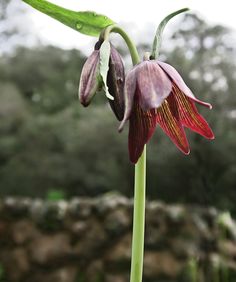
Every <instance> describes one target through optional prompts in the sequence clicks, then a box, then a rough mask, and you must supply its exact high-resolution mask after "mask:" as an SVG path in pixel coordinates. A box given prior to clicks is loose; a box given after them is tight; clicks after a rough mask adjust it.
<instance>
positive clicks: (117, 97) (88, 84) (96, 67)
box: [79, 41, 125, 121]
mask: <svg viewBox="0 0 236 282" xmlns="http://www.w3.org/2000/svg"><path fill="white" fill-rule="evenodd" d="M101 44H102V42H100V41H99V42H97V43H96V45H95V50H94V51H93V53H92V54H91V55H90V56H89V58H88V59H87V60H86V62H85V64H84V66H83V69H82V73H81V77H80V86H79V99H80V102H81V104H82V105H84V106H85V107H87V106H88V105H89V104H90V102H91V100H92V98H93V97H94V95H95V94H96V93H97V92H98V91H99V90H101V88H102V86H103V80H102V77H101V74H100V50H99V49H100V47H101ZM124 83H125V71H124V64H123V62H122V59H121V56H120V54H119V52H118V51H117V50H116V49H115V47H114V46H112V45H111V52H110V58H109V70H108V73H107V86H108V90H109V93H110V95H111V96H113V98H114V99H113V100H111V99H108V101H109V103H110V106H111V108H112V110H113V112H114V114H115V115H116V117H117V119H118V120H120V121H121V120H122V119H123V116H124Z"/></svg>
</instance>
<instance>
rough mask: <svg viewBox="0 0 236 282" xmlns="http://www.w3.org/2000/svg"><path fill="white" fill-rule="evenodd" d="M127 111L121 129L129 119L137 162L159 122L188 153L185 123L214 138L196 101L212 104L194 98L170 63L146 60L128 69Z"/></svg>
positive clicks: (131, 150) (131, 149)
mask: <svg viewBox="0 0 236 282" xmlns="http://www.w3.org/2000/svg"><path fill="white" fill-rule="evenodd" d="M124 93H125V113H124V118H123V121H122V122H121V125H120V127H119V131H121V130H122V129H123V127H124V124H125V122H126V121H127V120H128V119H129V155H130V160H131V162H132V163H136V162H137V161H138V159H139V157H140V156H141V154H142V152H143V148H144V145H145V144H146V143H147V142H148V141H149V139H150V138H151V136H152V135H153V133H154V130H155V128H156V126H157V124H159V125H160V127H161V128H162V129H163V131H164V132H165V133H166V134H167V135H168V136H169V137H170V139H171V140H172V141H173V142H174V144H175V145H176V146H177V147H178V148H179V149H180V150H181V151H182V152H183V153H184V154H186V155H188V154H189V153H190V150H189V144H188V140H187V138H186V135H185V131H184V128H183V127H188V128H190V129H191V130H193V131H195V132H197V133H199V134H201V135H202V136H204V137H205V138H207V139H214V134H213V132H212V130H211V128H210V127H209V125H208V123H207V122H206V120H205V119H204V118H203V117H202V116H201V115H200V114H199V113H198V111H197V108H196V106H195V102H196V103H198V104H201V105H203V106H206V107H208V108H210V109H211V108H212V107H211V105H210V104H208V103H205V102H202V101H200V100H198V99H197V98H195V96H194V95H193V93H192V92H191V90H190V89H189V88H188V87H187V85H186V84H185V82H184V81H183V79H182V78H181V76H180V74H179V73H178V72H177V71H176V69H174V68H173V67H172V66H170V65H169V64H166V63H163V62H160V61H157V60H145V61H143V62H142V63H140V64H138V65H136V66H135V67H134V68H133V69H132V70H131V71H129V72H128V74H127V76H126V82H125V90H124Z"/></svg>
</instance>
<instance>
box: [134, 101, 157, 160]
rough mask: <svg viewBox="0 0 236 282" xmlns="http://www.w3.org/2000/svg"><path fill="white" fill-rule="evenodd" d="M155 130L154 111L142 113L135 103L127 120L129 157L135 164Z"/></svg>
mask: <svg viewBox="0 0 236 282" xmlns="http://www.w3.org/2000/svg"><path fill="white" fill-rule="evenodd" d="M155 128H156V110H155V109H152V110H149V111H143V110H142V109H141V107H140V106H139V105H138V103H137V102H135V104H134V108H133V111H132V114H131V116H130V119H129V156H130V161H131V162H132V163H134V164H135V163H136V162H137V161H138V159H139V157H140V156H141V154H142V152H143V148H144V145H145V144H146V143H147V142H148V140H149V139H150V138H151V137H152V135H153V132H154V130H155Z"/></svg>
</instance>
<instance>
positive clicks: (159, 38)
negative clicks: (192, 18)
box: [151, 8, 189, 59]
mask: <svg viewBox="0 0 236 282" xmlns="http://www.w3.org/2000/svg"><path fill="white" fill-rule="evenodd" d="M187 11H189V9H188V8H184V9H181V10H178V11H176V12H173V13H171V14H170V15H168V16H167V17H165V18H164V19H163V20H162V21H161V23H160V24H159V26H158V28H157V31H156V35H155V37H154V41H153V45H152V55H151V58H152V59H156V58H157V57H158V55H159V49H160V46H161V41H162V33H163V31H164V28H165V26H166V24H167V23H168V22H169V20H170V19H172V18H173V17H175V16H177V15H178V14H180V13H184V12H187Z"/></svg>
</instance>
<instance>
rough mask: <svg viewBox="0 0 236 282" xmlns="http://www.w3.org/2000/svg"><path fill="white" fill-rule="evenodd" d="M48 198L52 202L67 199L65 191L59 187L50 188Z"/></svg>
mask: <svg viewBox="0 0 236 282" xmlns="http://www.w3.org/2000/svg"><path fill="white" fill-rule="evenodd" d="M46 199H47V200H49V201H52V202H55V201H58V200H63V199H65V193H64V192H63V191H61V190H58V189H50V190H49V191H48V192H47V195H46Z"/></svg>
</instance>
